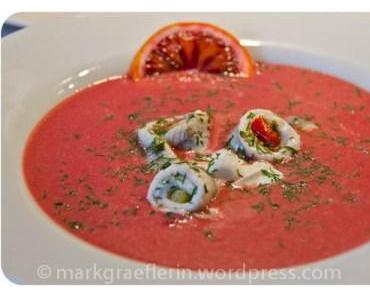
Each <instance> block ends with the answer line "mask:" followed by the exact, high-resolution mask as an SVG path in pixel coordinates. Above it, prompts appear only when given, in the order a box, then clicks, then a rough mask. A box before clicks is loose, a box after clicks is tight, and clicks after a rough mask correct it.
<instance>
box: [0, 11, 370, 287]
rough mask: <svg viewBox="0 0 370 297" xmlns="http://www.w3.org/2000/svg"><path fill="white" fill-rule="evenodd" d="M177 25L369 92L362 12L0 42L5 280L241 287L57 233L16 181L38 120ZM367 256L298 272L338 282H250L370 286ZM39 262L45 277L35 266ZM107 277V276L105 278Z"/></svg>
mask: <svg viewBox="0 0 370 297" xmlns="http://www.w3.org/2000/svg"><path fill="white" fill-rule="evenodd" d="M179 20H199V21H208V22H213V23H215V24H218V25H220V26H222V27H225V28H227V29H229V30H230V31H231V32H234V33H235V34H236V35H237V36H239V37H240V38H241V39H243V43H246V44H248V45H250V47H251V49H252V52H253V54H254V56H255V57H257V58H258V59H262V60H265V61H271V62H279V63H288V64H294V65H300V66H305V67H310V68H313V69H317V70H321V71H324V72H327V73H331V74H334V75H336V76H339V77H342V78H344V79H347V80H349V81H352V82H354V83H356V84H358V85H360V86H362V87H364V88H366V89H367V90H369V89H370V72H369V71H370V70H369V69H370V56H369V55H368V50H369V42H370V38H369V37H370V33H369V32H370V31H369V30H365V28H370V18H369V15H368V14H226V13H225V14H85V15H84V14H79V15H77V16H76V15H70V16H68V15H67V16H66V17H65V18H58V19H57V20H56V21H53V22H50V21H48V22H47V23H45V22H44V23H42V24H40V25H33V26H31V27H30V28H27V29H24V30H22V31H20V32H17V33H15V34H13V35H10V36H8V37H6V38H4V39H3V40H2V99H3V100H2V111H3V117H2V127H3V128H2V129H3V130H2V132H3V138H2V161H3V162H2V164H3V165H2V186H3V187H2V198H3V199H2V268H3V271H4V272H5V274H6V275H7V277H8V278H9V279H10V280H12V281H14V282H17V283H57V282H58V283H69V282H73V283H102V282H104V281H106V282H108V283H109V282H110V280H109V279H108V280H107V279H106V278H104V277H103V279H101V278H100V277H99V276H95V277H92V276H90V277H85V279H84V280H79V278H78V276H76V275H74V276H75V280H74V281H73V280H72V281H71V280H68V277H67V279H65V280H62V279H59V280H58V279H57V277H58V275H57V269H63V268H68V269H77V268H80V269H82V270H84V269H89V268H90V269H94V267H95V268H107V269H108V268H111V269H113V268H121V269H124V270H125V269H142V271H143V272H144V273H145V275H144V276H141V277H136V279H135V278H132V279H128V278H130V277H129V275H128V274H127V275H126V276H125V277H124V276H122V275H121V276H117V277H115V279H114V280H115V283H184V282H187V283H190V282H192V283H205V282H211V283H216V282H217V283H228V282H229V283H230V282H232V283H248V281H247V280H246V279H241V278H240V277H236V276H235V275H233V276H232V277H231V280H230V279H229V278H224V279H222V280H220V279H218V278H213V279H212V280H208V281H204V280H199V279H198V280H196V279H192V280H190V279H189V276H188V277H187V278H185V279H184V280H179V279H176V278H174V277H172V278H171V276H170V275H167V277H164V278H159V276H158V274H157V275H156V274H155V273H153V270H155V268H153V267H152V266H150V267H148V266H144V264H143V263H139V262H135V261H132V260H127V259H124V258H122V257H118V256H115V255H112V254H110V253H108V252H106V251H103V250H100V249H98V248H95V247H94V246H91V245H89V244H87V243H85V242H82V241H81V240H79V239H77V238H76V237H73V236H72V235H70V234H69V233H67V232H65V231H64V230H62V229H61V228H60V227H58V226H57V225H56V224H54V223H53V222H52V221H51V220H50V219H49V218H48V217H46V215H45V214H44V213H43V212H42V211H41V210H40V209H39V208H38V206H37V205H36V203H35V202H34V201H33V199H32V198H31V197H30V194H29V193H28V192H27V189H26V188H25V184H24V181H23V176H22V168H21V161H22V152H23V148H24V144H25V140H26V137H27V136H28V134H29V132H30V131H31V129H32V127H33V126H34V125H35V124H36V122H37V121H38V120H39V119H40V117H41V116H42V115H43V114H44V113H45V112H46V111H48V110H49V109H50V108H51V107H52V106H54V105H55V104H56V103H58V102H60V101H61V100H62V99H63V98H64V97H65V96H67V95H69V94H71V93H72V92H73V91H75V90H76V89H79V88H82V87H84V86H86V85H87V84H89V83H92V82H94V81H96V80H99V79H102V78H104V77H107V76H112V75H118V74H121V73H123V72H125V70H126V69H127V65H128V63H129V61H130V58H131V57H132V56H133V53H134V52H135V50H136V49H137V48H138V46H139V45H140V44H141V43H142V42H143V41H144V40H145V39H146V38H147V37H148V36H149V35H150V34H151V33H152V32H153V31H154V30H156V29H157V28H158V27H160V26H161V25H164V24H167V23H169V22H172V21H179ZM369 255H370V245H369V244H366V245H363V246H361V247H359V248H357V249H355V250H352V251H350V252H347V253H345V254H343V255H340V256H337V257H333V258H330V259H327V260H325V261H320V262H317V263H313V264H310V265H306V266H302V267H298V268H297V270H296V272H297V273H300V272H302V271H304V269H307V268H315V269H324V268H339V269H341V270H342V272H341V279H342V280H341V281H339V280H338V279H336V280H334V281H330V280H323V279H321V280H310V281H304V280H303V279H301V280H282V279H280V280H276V278H275V279H274V278H271V277H267V276H265V277H263V279H262V278H260V279H259V280H257V281H255V282H254V283H335V282H336V283H369V280H370V266H369V261H370V256H369ZM42 264H45V265H48V267H49V268H50V269H51V270H50V271H49V270H48V268H47V267H46V266H41V268H39V266H40V265H42ZM94 265H95V266H94ZM45 267H46V268H45ZM157 269H159V268H157ZM84 271H85V270H84ZM145 271H146V272H145ZM157 271H158V270H157ZM164 271H165V272H163V273H166V272H170V271H171V270H168V269H164ZM48 272H51V275H50V276H49V275H48ZM59 272H60V273H61V274H63V272H61V270H59ZM74 272H76V270H75V271H74ZM85 272H86V271H85ZM38 273H39V275H38ZM43 273H44V274H43ZM64 273H66V272H64ZM109 273H110V272H109V271H108V272H106V276H105V277H108V278H109V275H110V274H109ZM61 274H59V278H60V277H62V276H63V275H61ZM317 274H319V272H318V273H317ZM194 275H195V277H196V273H193V274H192V276H194ZM156 276H157V277H156Z"/></svg>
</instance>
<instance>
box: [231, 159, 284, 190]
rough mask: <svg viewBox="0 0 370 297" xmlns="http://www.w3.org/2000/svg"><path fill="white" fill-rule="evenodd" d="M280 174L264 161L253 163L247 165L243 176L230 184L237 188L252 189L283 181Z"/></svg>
mask: <svg viewBox="0 0 370 297" xmlns="http://www.w3.org/2000/svg"><path fill="white" fill-rule="evenodd" d="M283 177H284V175H283V173H282V172H280V171H279V170H277V169H276V168H275V167H274V166H272V165H271V164H270V163H268V162H266V161H255V162H253V163H252V164H250V165H248V167H247V169H246V170H245V171H244V172H243V176H242V177H240V178H239V179H237V180H236V181H235V182H233V183H232V185H233V186H234V187H237V188H248V187H249V188H253V187H258V186H260V185H266V184H272V183H275V182H278V181H279V180H281V179H283Z"/></svg>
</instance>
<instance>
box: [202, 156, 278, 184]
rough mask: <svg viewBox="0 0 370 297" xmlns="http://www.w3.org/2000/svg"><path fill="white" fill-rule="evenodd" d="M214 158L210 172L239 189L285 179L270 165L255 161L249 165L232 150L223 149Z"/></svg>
mask: <svg viewBox="0 0 370 297" xmlns="http://www.w3.org/2000/svg"><path fill="white" fill-rule="evenodd" d="M213 156H214V157H213V159H211V161H210V163H209V164H210V165H209V167H208V172H209V173H210V174H212V175H213V176H214V177H216V178H218V179H222V180H224V181H228V182H234V183H233V184H234V185H235V186H238V187H257V186H259V185H263V184H270V183H274V182H276V181H278V180H281V179H282V178H283V174H282V173H281V172H280V171H279V170H277V169H276V168H275V167H274V166H272V165H271V164H270V163H268V162H264V161H255V162H253V163H252V164H249V163H247V162H245V161H244V160H242V159H240V158H239V157H238V156H237V155H236V154H235V153H234V152H232V151H231V150H227V149H222V150H220V151H218V152H216V153H215V154H214V155H213Z"/></svg>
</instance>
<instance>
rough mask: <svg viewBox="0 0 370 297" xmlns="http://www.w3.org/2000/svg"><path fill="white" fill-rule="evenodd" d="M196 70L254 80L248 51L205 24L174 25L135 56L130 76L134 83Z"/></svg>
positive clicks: (221, 31) (163, 29) (225, 34)
mask: <svg viewBox="0 0 370 297" xmlns="http://www.w3.org/2000/svg"><path fill="white" fill-rule="evenodd" d="M190 69H196V70H198V71H201V72H208V73H214V74H222V75H229V76H245V77H247V76H251V75H252V74H253V72H254V62H253V59H252V57H251V55H250V53H249V52H248V50H247V49H246V48H245V47H243V46H241V45H240V43H239V41H238V39H236V38H235V37H234V36H233V35H231V34H230V33H228V32H226V31H225V30H223V29H221V28H218V27H216V26H214V25H211V24H206V23H175V24H171V25H168V26H166V27H164V28H162V29H160V30H159V31H157V32H156V33H155V34H153V35H152V36H151V37H150V38H149V39H148V40H147V41H146V42H145V43H144V45H143V46H142V47H141V48H140V50H139V51H138V52H137V53H136V55H135V57H134V59H133V61H132V63H131V66H130V70H129V72H128V75H129V77H131V78H132V79H134V80H138V79H141V78H143V77H145V76H152V75H157V74H161V73H166V72H171V71H180V70H190Z"/></svg>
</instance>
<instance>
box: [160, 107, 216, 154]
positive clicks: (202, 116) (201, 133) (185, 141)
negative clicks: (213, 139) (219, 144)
mask: <svg viewBox="0 0 370 297" xmlns="http://www.w3.org/2000/svg"><path fill="white" fill-rule="evenodd" d="M176 119H177V121H176V122H175V123H174V124H173V125H172V126H171V127H170V129H169V130H168V131H167V132H166V134H165V138H166V140H167V141H168V143H169V144H171V145H172V146H174V147H177V148H180V149H183V150H193V151H195V152H204V151H205V150H206V148H207V145H208V138H209V120H210V118H209V115H208V113H206V112H204V111H201V110H196V111H194V112H191V113H187V114H185V115H183V116H180V117H176Z"/></svg>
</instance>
